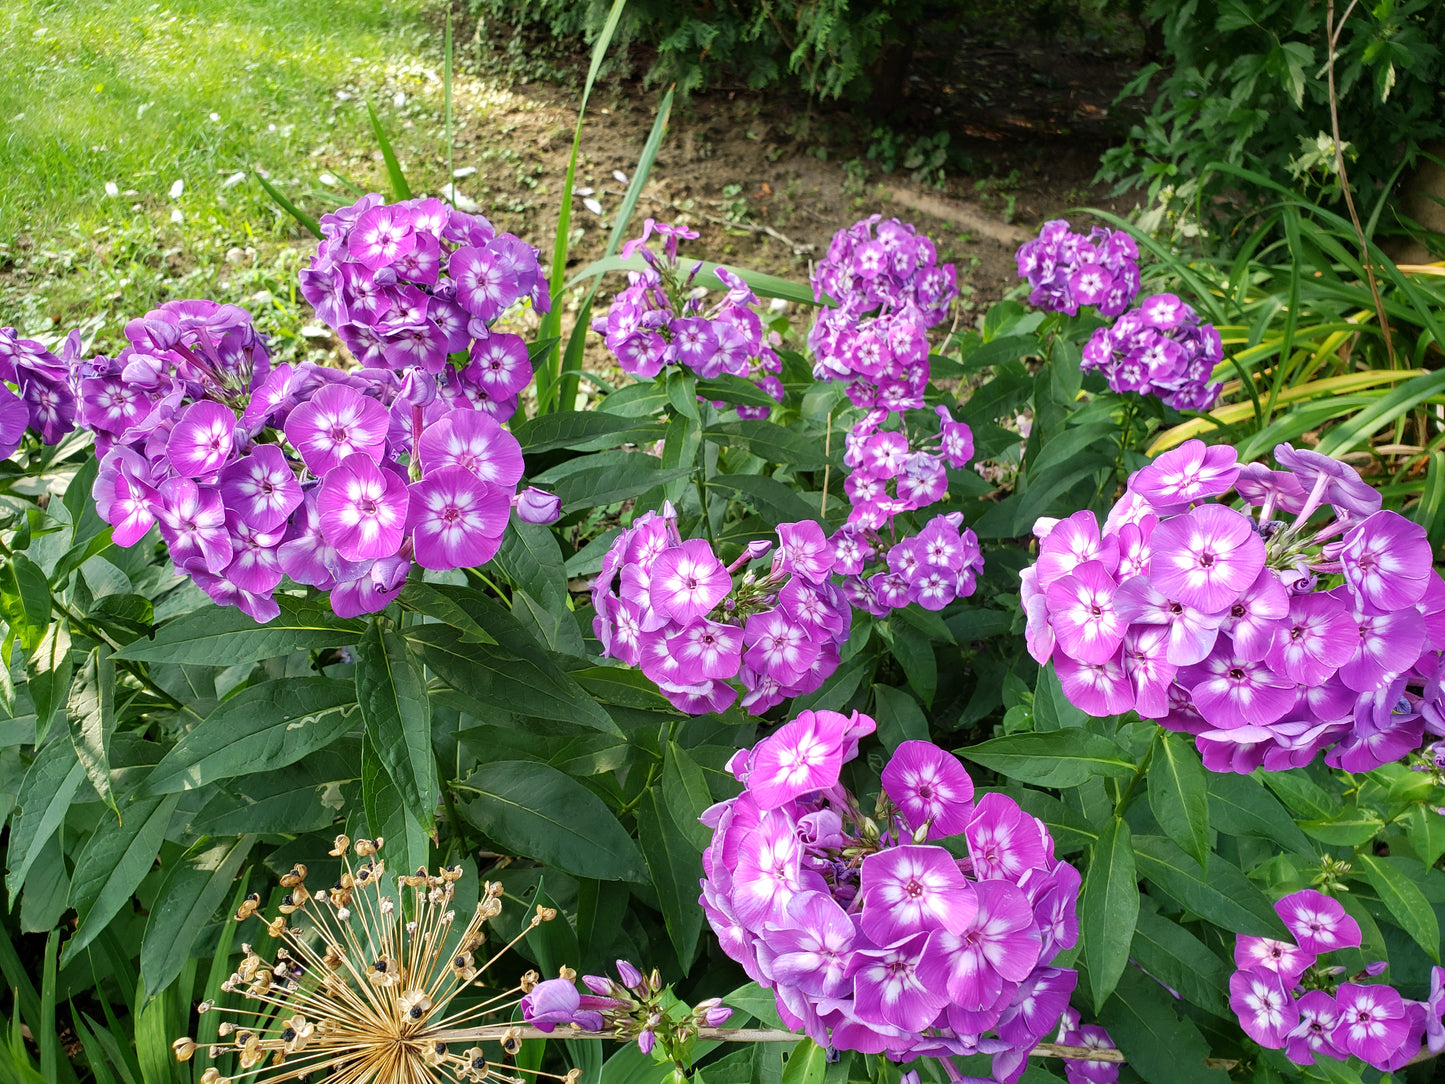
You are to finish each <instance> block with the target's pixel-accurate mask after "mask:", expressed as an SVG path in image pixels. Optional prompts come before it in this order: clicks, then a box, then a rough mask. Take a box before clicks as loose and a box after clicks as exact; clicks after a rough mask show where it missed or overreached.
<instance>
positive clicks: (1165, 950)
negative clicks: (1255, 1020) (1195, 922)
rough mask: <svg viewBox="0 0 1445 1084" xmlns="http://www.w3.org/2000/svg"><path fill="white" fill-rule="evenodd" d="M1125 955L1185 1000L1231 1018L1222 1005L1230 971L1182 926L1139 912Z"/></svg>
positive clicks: (1148, 913)
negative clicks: (1127, 951) (1177, 992)
mask: <svg viewBox="0 0 1445 1084" xmlns="http://www.w3.org/2000/svg"><path fill="white" fill-rule="evenodd" d="M1129 954H1130V955H1131V956H1133V957H1134V959H1135V960H1137V961H1138V962H1139V966H1140V967H1142V968H1143V969H1144V970H1145V971H1147V972H1149V974H1151V975H1153V976H1154V977H1155V978H1156V979H1158V980H1159V981H1160V982H1162V983H1163V984H1164V985H1165V986H1168V987H1170V988H1172V989H1174V990H1178V991H1179V993H1180V995H1181V996H1182V997H1183V998H1184V1000H1185V1001H1188V1002H1189V1003H1190V1004H1192V1005H1198V1006H1199V1007H1200V1008H1201V1009H1204V1010H1205V1011H1207V1012H1210V1013H1213V1014H1214V1015H1215V1016H1219V1017H1223V1018H1224V1019H1227V1020H1232V1019H1233V1018H1234V1017H1233V1014H1232V1013H1230V1012H1229V1010H1228V1006H1227V1005H1226V1003H1225V991H1226V990H1228V988H1229V975H1230V970H1231V969H1230V968H1227V967H1226V966H1225V965H1224V962H1223V961H1222V960H1221V959H1220V958H1219V957H1218V956H1216V955H1215V954H1214V953H1213V952H1211V951H1209V948H1208V947H1207V946H1206V945H1205V944H1204V942H1203V941H1201V940H1199V938H1197V937H1195V936H1194V935H1193V934H1192V933H1190V932H1189V931H1188V930H1186V929H1185V928H1184V927H1183V926H1180V925H1179V924H1178V923H1176V922H1173V921H1171V920H1170V919H1167V918H1165V917H1163V916H1162V915H1159V914H1155V913H1154V912H1153V911H1147V910H1143V911H1140V912H1139V918H1138V920H1137V924H1136V926H1135V928H1134V940H1133V943H1132V944H1131V946H1130V948H1129Z"/></svg>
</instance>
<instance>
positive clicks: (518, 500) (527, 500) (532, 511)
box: [512, 486, 562, 524]
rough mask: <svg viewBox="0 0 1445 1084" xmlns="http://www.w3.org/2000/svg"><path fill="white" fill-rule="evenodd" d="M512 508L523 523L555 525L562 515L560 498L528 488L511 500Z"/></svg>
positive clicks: (532, 487)
mask: <svg viewBox="0 0 1445 1084" xmlns="http://www.w3.org/2000/svg"><path fill="white" fill-rule="evenodd" d="M512 508H513V509H514V510H515V511H516V513H517V518H518V519H520V520H521V521H522V522H523V523H541V524H547V523H556V522H557V520H558V519H559V518H560V517H561V515H562V498H561V497H559V496H557V494H555V493H548V492H546V491H545V490H542V489H537V488H536V487H535V486H528V487H527V488H526V489H524V490H522V492H520V493H518V494H517V495H516V497H514V498H513V499H512Z"/></svg>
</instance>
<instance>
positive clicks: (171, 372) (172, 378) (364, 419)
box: [76, 301, 555, 621]
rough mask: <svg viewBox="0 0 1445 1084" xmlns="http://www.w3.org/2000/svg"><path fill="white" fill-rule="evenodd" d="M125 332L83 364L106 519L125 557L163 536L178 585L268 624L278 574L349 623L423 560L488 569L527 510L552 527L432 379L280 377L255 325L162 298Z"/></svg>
mask: <svg viewBox="0 0 1445 1084" xmlns="http://www.w3.org/2000/svg"><path fill="white" fill-rule="evenodd" d="M126 337H127V339H129V341H130V345H129V346H127V347H126V348H125V349H123V350H122V351H121V352H120V354H119V355H118V356H117V357H115V358H114V359H111V358H106V357H96V358H93V359H90V360H86V361H83V362H81V363H79V364H78V365H77V367H76V380H77V383H78V386H79V416H78V420H79V423H80V425H81V426H83V427H84V428H85V429H88V430H89V431H90V432H91V433H92V434H93V435H94V439H95V446H96V452H97V454H98V455H99V456H100V457H101V459H100V469H99V472H98V475H97V477H96V481H95V484H94V487H93V491H92V492H93V495H94V498H95V501H96V507H97V510H98V512H99V514H100V516H101V517H102V518H103V519H104V520H105V521H106V522H107V523H109V524H111V525H112V527H113V528H114V532H113V537H114V540H115V542H116V543H117V544H118V545H121V546H131V545H134V544H135V543H136V542H138V541H140V539H141V538H142V537H143V536H144V535H145V534H146V532H147V531H148V530H150V528H151V526H152V525H157V526H159V528H160V533H161V537H162V538H164V539H165V541H166V544H167V546H168V547H169V550H170V556H171V560H172V561H173V562H174V563H175V566H176V569H177V571H178V573H179V574H185V575H189V576H190V577H191V578H192V579H193V580H194V581H195V582H196V584H197V585H198V586H200V587H201V588H202V589H203V590H204V591H205V592H206V593H207V594H208V595H210V596H211V598H212V599H214V600H215V601H216V602H217V603H219V604H221V605H232V606H238V607H240V609H242V610H243V611H244V612H245V613H247V614H249V615H250V616H251V617H253V618H254V619H256V620H257V621H268V620H270V619H271V618H272V617H274V616H276V614H277V613H278V612H279V607H278V605H277V603H276V601H275V598H274V591H275V589H276V587H277V586H278V585H279V584H280V583H281V581H282V579H283V577H290V578H291V579H292V580H294V581H295V582H297V583H302V584H310V585H312V586H314V587H318V588H320V589H322V590H326V591H330V592H331V605H332V608H333V609H334V610H335V611H336V612H337V613H338V614H340V615H341V616H344V617H352V616H356V615H359V614H362V613H370V612H374V611H377V610H380V609H382V608H383V607H384V606H386V605H387V603H389V602H390V601H391V600H392V599H394V598H395V597H396V595H397V594H398V593H399V592H400V591H401V588H402V586H403V584H404V583H405V581H406V576H407V572H408V570H409V569H410V568H411V565H412V562H413V561H415V562H416V563H417V564H419V565H421V566H422V567H423V568H431V569H447V568H458V567H461V566H465V565H477V564H481V563H482V562H484V561H486V560H488V559H489V558H490V557H491V556H492V554H494V553H495V552H496V550H497V548H498V547H499V546H500V544H501V538H502V533H503V531H504V529H505V528H506V525H507V519H508V516H509V515H510V513H511V509H512V505H513V503H514V501H516V502H517V505H518V514H519V515H521V516H524V517H527V518H532V519H535V520H538V521H545V520H546V519H547V518H548V517H549V516H551V517H552V518H555V507H553V505H554V503H555V498H549V497H548V496H547V495H544V494H535V493H532V492H531V491H529V493H528V494H527V495H526V496H525V499H519V498H518V497H517V494H516V486H517V482H518V480H519V479H520V478H521V476H522V470H523V464H522V452H521V447H520V446H519V445H518V444H517V441H516V439H515V438H513V437H512V435H511V434H510V433H507V432H506V431H505V430H503V429H502V427H501V426H500V424H498V423H497V422H496V421H495V420H494V419H493V418H492V417H491V416H490V415H488V414H487V413H485V412H484V411H482V410H479V409H473V405H472V402H471V401H470V400H467V399H447V398H446V397H444V396H442V395H441V394H439V391H438V381H437V380H436V379H435V378H434V377H433V376H432V375H431V374H429V373H427V372H426V371H425V370H424V369H422V368H420V367H413V368H411V369H409V370H407V371H406V372H405V373H401V372H397V371H395V370H392V369H387V368H381V369H362V370H359V371H356V372H349V373H348V372H342V371H340V370H336V369H329V368H323V367H320V366H317V365H313V364H310V363H302V364H299V365H291V364H283V365H277V366H274V367H273V366H272V365H271V364H270V359H269V356H268V354H267V351H266V345H265V342H264V341H263V339H262V337H261V336H260V335H259V334H258V333H257V332H256V330H255V328H254V327H253V326H252V323H251V318H250V316H249V314H247V313H246V312H245V310H243V309H239V308H237V307H235V306H234V305H217V304H216V303H214V302H211V301H173V302H167V303H166V304H165V305H162V306H161V307H160V308H158V309H156V310H154V311H152V312H149V313H147V314H146V315H145V316H144V317H142V318H141V319H138V320H133V321H131V323H130V324H128V325H127V326H126Z"/></svg>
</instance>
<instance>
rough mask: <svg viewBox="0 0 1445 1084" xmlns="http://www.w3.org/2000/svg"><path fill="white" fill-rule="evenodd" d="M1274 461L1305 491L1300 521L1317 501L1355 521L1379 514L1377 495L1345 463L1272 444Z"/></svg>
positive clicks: (1315, 506) (1312, 452)
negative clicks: (1333, 507)
mask: <svg viewBox="0 0 1445 1084" xmlns="http://www.w3.org/2000/svg"><path fill="white" fill-rule="evenodd" d="M1274 458H1275V460H1276V461H1277V462H1278V463H1279V465H1280V466H1281V467H1284V468H1285V469H1286V470H1290V471H1293V472H1294V474H1295V477H1296V478H1298V479H1299V481H1300V484H1301V485H1302V486H1304V487H1305V490H1306V498H1305V504H1304V506H1303V507H1302V508H1301V510H1300V514H1301V515H1302V516H1303V517H1306V518H1307V517H1308V515H1309V513H1310V512H1311V511H1313V510H1314V509H1315V508H1317V507H1318V506H1319V502H1320V501H1321V500H1323V501H1326V502H1328V503H1329V504H1332V505H1334V506H1335V508H1336V509H1337V510H1339V509H1343V510H1344V511H1345V513H1347V514H1348V515H1349V516H1350V517H1352V518H1356V519H1364V518H1365V517H1366V516H1370V515H1373V514H1374V513H1376V512H1378V511H1379V510H1380V503H1381V498H1380V494H1379V491H1378V490H1376V489H1374V488H1373V487H1372V486H1370V485H1368V484H1366V483H1365V482H1364V481H1363V480H1362V479H1361V478H1360V475H1359V472H1358V471H1356V470H1355V468H1354V467H1351V466H1350V465H1349V464H1347V463H1341V462H1340V461H1339V460H1338V459H1334V458H1332V457H1330V456H1327V455H1321V454H1320V453H1319V452H1316V451H1312V450H1311V449H1309V448H1295V447H1292V446H1291V445H1289V444H1276V445H1275V448H1274Z"/></svg>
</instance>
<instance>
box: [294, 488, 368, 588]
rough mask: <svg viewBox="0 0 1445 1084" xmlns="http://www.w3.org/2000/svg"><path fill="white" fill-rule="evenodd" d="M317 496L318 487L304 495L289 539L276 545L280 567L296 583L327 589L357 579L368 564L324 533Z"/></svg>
mask: <svg viewBox="0 0 1445 1084" xmlns="http://www.w3.org/2000/svg"><path fill="white" fill-rule="evenodd" d="M316 496H317V490H316V489H314V488H313V489H312V490H311V491H310V493H308V494H307V495H306V496H305V497H304V498H303V500H302V503H301V505H300V507H299V508H298V509H297V511H296V513H295V515H294V516H292V520H291V529H290V531H289V532H288V534H287V536H286V541H284V542H282V543H281V545H280V546H279V547H278V548H277V551H276V558H277V561H278V562H279V563H280V566H281V571H282V572H284V573H285V574H286V575H288V576H290V577H291V578H292V579H293V580H295V581H296V582H297V583H305V584H310V585H311V586H312V587H319V588H321V589H322V590H323V591H325V590H329V589H330V588H331V587H333V586H335V585H336V584H337V583H340V582H348V581H351V580H354V579H355V578H356V577H357V576H358V575H360V574H361V573H362V572H364V571H365V566H364V565H358V564H356V563H354V562H351V561H347V560H345V559H343V558H342V556H341V554H339V553H337V552H336V547H335V546H333V545H331V543H330V542H328V541H326V539H325V537H323V536H322V533H321V517H320V514H319V513H318V512H317V511H316Z"/></svg>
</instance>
